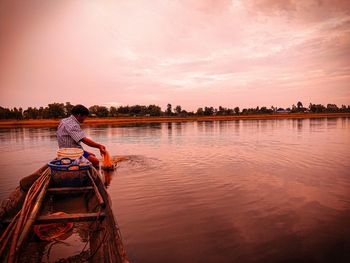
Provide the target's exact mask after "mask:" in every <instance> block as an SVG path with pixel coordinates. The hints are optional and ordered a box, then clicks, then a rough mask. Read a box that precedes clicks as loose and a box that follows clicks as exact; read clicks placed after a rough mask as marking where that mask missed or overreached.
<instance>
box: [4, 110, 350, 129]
mask: <svg viewBox="0 0 350 263" xmlns="http://www.w3.org/2000/svg"><path fill="white" fill-rule="evenodd" d="M337 117H350V113H277V114H255V115H235V116H191V117H177V116H173V117H169V116H165V117H109V118H88V119H86V121H85V122H84V126H87V125H104V124H113V125H124V124H139V123H161V122H188V121H231V120H271V119H311V118H337ZM58 122H59V119H41V120H1V121H0V128H15V127H52V126H57V125H58Z"/></svg>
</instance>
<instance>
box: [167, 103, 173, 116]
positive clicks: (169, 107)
mask: <svg viewBox="0 0 350 263" xmlns="http://www.w3.org/2000/svg"><path fill="white" fill-rule="evenodd" d="M172 113H173V111H172V107H171V104H170V103H168V105H167V106H166V115H169V116H170V115H172Z"/></svg>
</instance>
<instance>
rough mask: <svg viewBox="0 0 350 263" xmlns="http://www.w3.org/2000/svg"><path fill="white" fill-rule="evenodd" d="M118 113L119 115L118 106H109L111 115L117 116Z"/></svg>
mask: <svg viewBox="0 0 350 263" xmlns="http://www.w3.org/2000/svg"><path fill="white" fill-rule="evenodd" d="M117 115H118V110H117V108H116V107H113V106H111V107H110V108H109V116H111V117H115V116H117Z"/></svg>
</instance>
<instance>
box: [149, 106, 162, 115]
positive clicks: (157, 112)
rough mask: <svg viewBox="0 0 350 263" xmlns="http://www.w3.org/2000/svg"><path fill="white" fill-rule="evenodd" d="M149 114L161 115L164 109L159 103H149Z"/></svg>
mask: <svg viewBox="0 0 350 263" xmlns="http://www.w3.org/2000/svg"><path fill="white" fill-rule="evenodd" d="M147 114H149V115H151V116H160V115H161V114H162V109H161V108H160V107H159V106H157V105H149V106H148V107H147Z"/></svg>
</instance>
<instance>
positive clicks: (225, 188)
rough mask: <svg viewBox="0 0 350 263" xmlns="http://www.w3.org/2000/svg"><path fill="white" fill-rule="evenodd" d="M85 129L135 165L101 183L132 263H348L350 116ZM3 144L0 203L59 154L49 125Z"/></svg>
mask: <svg viewBox="0 0 350 263" xmlns="http://www.w3.org/2000/svg"><path fill="white" fill-rule="evenodd" d="M84 129H85V130H86V132H87V134H88V135H89V136H91V137H92V138H94V139H95V140H97V141H99V142H101V143H103V144H105V145H106V146H107V149H108V151H109V152H110V154H111V155H118V156H128V157H129V159H128V160H125V161H122V162H120V163H118V168H117V170H116V171H114V172H112V173H109V174H108V173H105V174H104V180H105V184H106V185H107V186H108V191H109V193H110V195H111V199H112V202H113V209H114V212H115V214H116V217H117V219H118V222H119V225H120V227H121V230H122V233H123V237H124V240H125V245H126V249H127V252H128V255H129V257H130V259H131V261H132V262H350V227H349V222H350V172H349V171H350V162H349V157H350V150H349V149H350V136H349V135H350V119H349V118H333V119H331V118H330V119H310V120H301V119H295V120H293V119H288V120H287V119H286V120H245V121H220V122H205V121H201V122H189V123H163V124H151V125H150V124H142V125H128V126H123V127H121V126H95V127H85V128H84ZM0 142H1V146H0V147H1V153H0V154H1V156H0V165H1V167H2V171H1V174H0V180H1V184H0V199H4V198H5V197H6V196H7V195H8V193H9V192H10V191H11V190H12V189H13V188H14V187H15V186H16V185H17V184H18V180H19V178H21V177H23V176H25V175H28V174H29V173H30V172H32V171H34V170H35V169H36V168H38V167H39V166H41V165H42V163H44V162H47V161H49V160H50V159H51V158H53V157H54V155H55V150H56V147H57V146H56V141H55V129H52V128H33V129H31V128H18V129H1V130H0ZM91 150H92V151H93V152H95V153H96V154H98V151H95V150H94V149H91Z"/></svg>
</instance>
